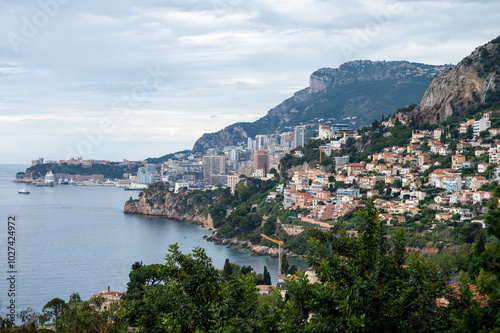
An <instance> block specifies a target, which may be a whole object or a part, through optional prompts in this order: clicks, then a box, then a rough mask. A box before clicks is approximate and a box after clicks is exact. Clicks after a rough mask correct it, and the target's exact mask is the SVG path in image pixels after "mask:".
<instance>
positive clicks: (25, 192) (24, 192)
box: [18, 187, 30, 194]
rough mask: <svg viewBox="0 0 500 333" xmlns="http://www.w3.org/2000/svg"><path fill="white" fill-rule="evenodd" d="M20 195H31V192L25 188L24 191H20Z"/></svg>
mask: <svg viewBox="0 0 500 333" xmlns="http://www.w3.org/2000/svg"><path fill="white" fill-rule="evenodd" d="M18 193H19V194H30V191H28V189H27V188H26V187H25V188H23V189H22V190H19V191H18Z"/></svg>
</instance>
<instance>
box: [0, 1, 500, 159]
mask: <svg viewBox="0 0 500 333" xmlns="http://www.w3.org/2000/svg"><path fill="white" fill-rule="evenodd" d="M54 1H58V0H54ZM40 3H43V2H40ZM40 3H39V2H32V1H28V0H19V1H16V2H5V1H4V2H0V129H2V131H5V132H0V133H2V134H0V139H4V140H5V139H7V134H8V136H9V137H10V140H9V142H12V144H13V145H14V146H15V148H14V149H17V151H18V152H22V153H16V159H15V160H12V161H11V160H10V157H9V153H11V152H12V149H10V148H9V150H8V152H9V153H7V151H5V154H4V153H3V152H2V151H1V150H0V156H2V157H3V156H6V157H3V160H1V161H0V162H3V163H6V162H26V161H29V160H31V159H32V158H34V157H36V156H33V155H36V154H35V153H34V151H33V149H34V148H32V147H30V145H29V144H27V142H28V141H27V139H25V137H23V135H25V136H26V137H28V136H29V138H30V140H31V139H33V140H35V141H36V142H39V143H41V144H42V145H44V146H45V147H51V148H50V155H55V154H60V155H61V156H52V157H53V158H64V156H62V155H64V154H65V145H66V144H67V143H68V142H70V143H72V144H76V143H78V142H79V141H80V140H82V135H83V134H82V133H84V132H85V131H91V130H93V129H95V128H96V126H98V124H99V121H101V120H102V119H108V118H109V117H110V116H113V115H114V114H116V112H114V111H113V110H114V105H116V101H120V102H124V101H127V103H125V104H126V105H127V110H126V111H128V114H129V118H127V119H121V118H120V119H119V120H116V122H117V124H119V125H120V126H119V127H118V129H117V130H116V132H114V133H110V134H108V135H107V138H106V140H105V142H106V144H103V145H102V146H100V147H99V149H95V150H94V153H95V154H101V155H106V154H109V156H107V158H109V159H113V158H115V157H116V158H120V157H122V158H123V157H126V156H124V154H127V153H130V154H131V155H134V158H137V156H138V155H140V154H141V152H142V151H145V150H144V149H140V148H138V147H139V146H140V144H138V142H140V143H141V144H142V145H146V146H148V145H149V146H148V149H149V147H155V149H159V150H158V151H157V152H156V154H152V153H151V155H149V156H153V155H157V156H160V155H163V154H165V153H168V152H171V151H173V150H175V149H176V148H175V147H176V144H178V145H179V149H181V148H186V146H189V145H192V144H193V143H194V141H195V140H196V139H197V138H198V137H199V136H200V135H201V134H203V133H205V132H212V131H217V130H220V129H222V128H223V127H225V126H227V125H229V124H231V123H233V122H236V121H253V120H255V119H257V118H258V117H260V116H263V115H264V114H265V113H266V112H267V110H269V109H271V108H272V107H274V106H276V105H277V104H279V103H280V102H281V101H283V100H284V99H286V98H288V97H290V96H292V95H293V93H294V92H295V91H297V90H299V89H302V88H304V87H306V86H307V85H308V82H309V75H310V74H311V73H312V72H313V71H315V70H317V69H318V68H322V67H338V66H339V65H341V64H342V63H343V62H346V61H349V60H354V59H372V60H409V61H416V62H423V63H432V64H442V63H456V62H458V61H460V60H461V59H462V58H463V57H464V56H466V55H468V54H470V52H472V51H473V49H474V48H475V47H476V46H479V45H481V44H483V43H485V42H487V41H488V40H491V39H493V38H495V37H496V36H498V34H499V31H500V23H499V21H498V17H497V16H498V15H497V13H498V12H500V4H499V3H498V2H497V1H451V0H448V1H383V0H374V1H367V0H357V1H354V2H345V1H323V0H289V1H284V0H276V1H271V2H270V1H264V0H249V1H242V0H211V1H205V0H203V1H202V0H184V1H181V0H172V1H168V2H165V1H159V0H144V1H141V2H137V1H131V0H121V1H117V0H111V1H106V2H102V1H96V0H89V1H85V2H78V1H69V2H68V3H67V4H65V5H61V6H60V7H59V8H58V10H57V13H56V14H55V15H52V16H50V19H49V20H48V22H47V24H45V25H43V26H40V27H38V28H37V33H36V34H34V37H30V38H27V39H26V40H27V42H26V43H23V44H22V45H20V46H19V49H18V50H17V51H16V50H14V48H12V45H11V43H10V41H9V39H8V36H9V34H12V33H15V34H17V35H19V36H22V34H23V29H25V26H24V25H26V22H31V23H33V22H34V21H33V18H34V17H35V16H36V15H37V14H38V13H40V12H41V11H42V12H43V8H42V7H41V5H40ZM148 68H159V69H160V70H161V72H162V74H163V75H164V76H163V77H162V78H161V82H158V83H159V84H157V85H150V86H147V87H146V89H144V90H141V91H142V94H141V98H140V100H139V101H137V100H134V96H135V95H136V94H137V91H139V90H138V89H141V87H143V81H144V78H145V77H146V76H147V75H148ZM135 97H137V96H135ZM135 99H137V98H135ZM122 104H123V103H122ZM115 117H116V116H115ZM28 133H29V134H28ZM48 133H50V134H48ZM2 136H3V137H2ZM36 138H39V139H38V140H36ZM162 143H163V145H162ZM181 146H182V147H181ZM106 147H109V148H106ZM132 147H133V148H132ZM160 147H168V148H160ZM2 149H6V148H2ZM133 149H137V150H136V151H134V150H133ZM151 149H153V148H151ZM163 149H171V150H170V151H164V150H163ZM148 153H149V151H148ZM20 156H23V157H22V158H21V157H20ZM100 157H101V158H104V157H105V156H100Z"/></svg>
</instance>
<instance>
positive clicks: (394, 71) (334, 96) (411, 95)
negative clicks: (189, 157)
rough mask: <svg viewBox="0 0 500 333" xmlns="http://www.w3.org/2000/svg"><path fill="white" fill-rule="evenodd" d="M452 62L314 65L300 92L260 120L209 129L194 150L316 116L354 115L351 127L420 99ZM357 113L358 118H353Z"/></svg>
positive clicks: (340, 118) (341, 119)
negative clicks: (333, 66) (433, 64)
mask: <svg viewBox="0 0 500 333" xmlns="http://www.w3.org/2000/svg"><path fill="white" fill-rule="evenodd" d="M447 68H449V66H431V65H424V64H417V63H410V62H407V61H387V62H386V61H369V60H357V61H351V62H347V63H345V64H342V65H341V66H340V67H339V68H322V69H319V70H317V71H315V72H314V73H313V74H312V75H311V77H310V80H309V87H307V88H305V89H302V90H300V91H298V92H296V93H295V94H294V95H293V96H292V97H290V98H288V99H286V100H285V101H283V102H282V103H281V104H279V105H278V106H276V107H274V108H273V109H271V110H269V112H268V113H267V114H266V115H265V116H264V117H262V118H260V119H259V120H257V121H255V122H253V123H236V124H233V125H230V126H228V127H226V128H224V129H223V130H220V131H218V132H216V133H206V134H204V135H203V136H202V137H201V138H200V139H198V141H196V143H195V145H194V147H193V150H194V151H204V150H205V149H207V148H213V147H222V146H224V145H235V144H238V143H244V142H246V140H247V138H248V137H251V138H254V137H255V135H257V134H269V133H273V132H274V131H276V130H279V131H281V130H284V128H285V127H287V126H295V125H298V124H299V123H307V122H310V121H312V120H313V119H314V118H334V119H336V120H338V122H344V118H345V117H349V118H351V119H354V118H356V121H355V122H354V123H353V124H352V126H353V127H358V126H361V125H366V124H368V123H371V122H373V120H374V119H378V118H380V116H381V115H382V114H383V113H384V112H385V114H386V115H387V114H388V113H391V112H394V111H396V110H397V109H398V108H400V107H403V106H406V105H408V104H411V103H417V102H418V101H419V100H420V98H421V97H422V94H423V93H424V91H425V89H426V88H427V86H428V84H429V81H430V79H431V78H432V77H434V75H436V74H439V73H442V72H443V71H444V70H446V69H447ZM353 117H354V118H353Z"/></svg>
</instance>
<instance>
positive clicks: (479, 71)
mask: <svg viewBox="0 0 500 333" xmlns="http://www.w3.org/2000/svg"><path fill="white" fill-rule="evenodd" d="M499 54H500V44H499V43H498V38H497V39H496V40H493V41H492V42H490V43H488V44H486V45H484V46H480V47H478V48H476V49H475V50H474V52H472V54H471V55H470V56H468V57H466V58H464V59H463V60H462V61H461V62H460V63H459V64H458V65H457V66H455V67H453V68H450V69H449V70H447V71H446V72H444V73H442V74H440V75H438V76H436V77H435V78H434V79H433V80H432V82H431V84H430V85H429V87H428V88H427V90H426V91H425V93H424V95H423V97H422V99H421V101H420V103H419V104H418V106H417V107H416V109H415V110H414V111H413V112H412V114H413V115H414V116H415V121H417V122H418V123H424V122H429V123H431V124H436V123H438V122H439V121H444V120H446V119H447V118H449V117H450V116H451V115H452V114H453V111H454V108H463V107H467V106H468V105H470V104H480V103H484V102H485V100H486V93H487V92H488V91H490V92H491V91H495V90H497V89H498V88H499V84H498V78H500V63H499V60H500V57H499Z"/></svg>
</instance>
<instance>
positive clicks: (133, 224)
mask: <svg viewBox="0 0 500 333" xmlns="http://www.w3.org/2000/svg"><path fill="white" fill-rule="evenodd" d="M27 167H29V165H12V164H9V165H7V164H3V165H1V164H0V315H1V316H2V317H5V316H6V315H7V314H8V313H10V312H12V311H11V310H12V305H11V304H15V312H16V313H17V314H19V312H20V311H21V310H25V309H28V308H31V309H32V310H33V311H36V312H41V311H42V308H43V306H44V305H45V304H46V303H47V302H49V301H50V300H52V299H53V298H56V297H57V298H61V299H63V300H65V301H69V297H70V295H71V294H73V293H78V294H79V295H80V297H81V298H82V299H84V300H85V299H89V298H90V296H91V295H92V294H94V293H97V292H101V291H107V289H108V287H109V288H110V289H111V290H113V291H126V289H127V282H128V281H129V276H128V275H129V273H130V270H131V266H132V264H133V263H134V262H136V261H142V263H143V264H156V263H163V262H164V259H165V255H166V253H167V252H168V248H169V245H170V244H174V243H177V244H178V245H179V247H180V249H181V251H182V252H184V253H190V252H191V251H192V250H193V249H194V248H196V247H202V248H204V249H205V250H206V253H207V254H208V256H209V257H211V258H212V263H213V265H214V266H215V267H217V268H219V269H222V267H223V266H224V262H225V260H226V259H229V261H230V262H232V263H237V264H239V265H247V266H248V265H250V266H252V267H253V269H254V271H256V272H257V273H262V272H263V270H264V266H267V269H268V270H269V272H270V274H271V279H272V283H273V284H276V282H277V276H278V259H277V258H271V257H268V256H258V257H257V256H251V255H250V253H249V252H248V251H243V250H237V249H235V248H227V247H225V246H223V245H216V244H214V243H211V242H207V241H205V240H204V239H203V236H205V235H210V234H211V232H210V231H206V230H203V229H202V228H201V227H199V226H195V225H191V224H189V223H188V222H185V221H182V222H180V221H172V220H169V219H165V218H160V217H151V216H141V215H130V214H124V213H123V206H124V203H125V201H127V200H128V199H129V198H130V197H132V198H134V199H135V198H137V197H138V194H139V192H137V191H124V190H123V189H122V188H117V187H103V186H75V185H56V186H54V187H36V186H34V185H29V184H23V183H15V182H14V178H15V174H16V173H17V172H19V171H24V170H26V168H27ZM23 188H27V189H28V190H29V191H30V192H31V193H30V194H19V193H18V191H19V190H21V189H23ZM13 218H15V221H14V220H13ZM9 221H10V223H9ZM9 225H10V229H11V230H9ZM9 232H10V234H9ZM9 236H10V237H13V236H14V237H15V242H14V243H12V238H11V239H10V241H11V243H10V244H8V242H9ZM9 247H10V249H9ZM12 250H15V251H12ZM9 251H10V252H11V253H9ZM13 252H15V254H14V253H13ZM289 263H290V265H293V264H295V265H297V267H299V269H306V268H307V264H306V263H305V262H304V261H302V260H299V259H289ZM14 294H15V295H14ZM18 323H19V321H18Z"/></svg>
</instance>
